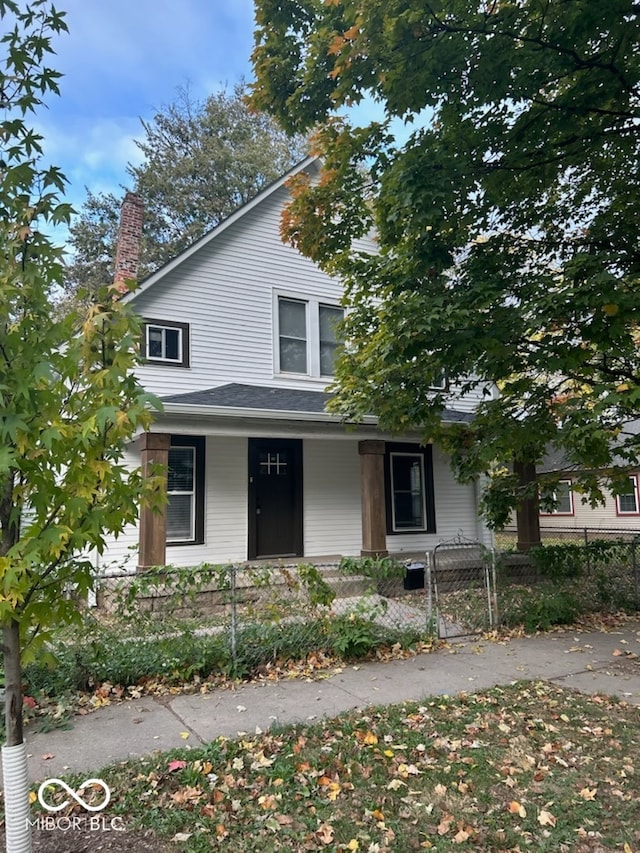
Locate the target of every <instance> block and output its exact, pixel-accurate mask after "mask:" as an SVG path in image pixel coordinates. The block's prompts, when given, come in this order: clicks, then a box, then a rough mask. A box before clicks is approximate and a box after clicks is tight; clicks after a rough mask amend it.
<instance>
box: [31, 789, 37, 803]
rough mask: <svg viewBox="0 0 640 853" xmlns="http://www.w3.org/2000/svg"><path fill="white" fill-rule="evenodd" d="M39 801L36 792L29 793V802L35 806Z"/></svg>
mask: <svg viewBox="0 0 640 853" xmlns="http://www.w3.org/2000/svg"><path fill="white" fill-rule="evenodd" d="M37 799H38V797H37V795H36V792H35V791H29V802H30V803H31V804H33V803H35V801H36V800H37Z"/></svg>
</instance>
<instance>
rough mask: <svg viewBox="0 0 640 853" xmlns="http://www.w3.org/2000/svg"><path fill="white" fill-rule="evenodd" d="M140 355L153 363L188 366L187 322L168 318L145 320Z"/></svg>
mask: <svg viewBox="0 0 640 853" xmlns="http://www.w3.org/2000/svg"><path fill="white" fill-rule="evenodd" d="M142 356H143V358H145V359H146V361H147V362H149V363H151V364H153V363H156V364H159V363H161V364H172V365H175V366H176V367H189V324H188V323H174V322H171V321H168V320H146V321H145V323H144V328H143V336H142Z"/></svg>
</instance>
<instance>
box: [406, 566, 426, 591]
mask: <svg viewBox="0 0 640 853" xmlns="http://www.w3.org/2000/svg"><path fill="white" fill-rule="evenodd" d="M406 568H407V570H406V572H405V575H404V588H405V589H424V563H419V562H417V561H414V562H412V563H407V567H406Z"/></svg>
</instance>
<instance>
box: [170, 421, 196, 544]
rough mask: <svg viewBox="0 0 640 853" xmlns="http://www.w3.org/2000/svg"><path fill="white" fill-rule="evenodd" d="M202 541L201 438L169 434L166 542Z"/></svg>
mask: <svg viewBox="0 0 640 853" xmlns="http://www.w3.org/2000/svg"><path fill="white" fill-rule="evenodd" d="M203 541H204V439H203V438H200V437H198V436H172V437H171V447H170V448H169V463H168V473H167V544H168V545H178V544H180V545H185V544H199V543H202V542H203Z"/></svg>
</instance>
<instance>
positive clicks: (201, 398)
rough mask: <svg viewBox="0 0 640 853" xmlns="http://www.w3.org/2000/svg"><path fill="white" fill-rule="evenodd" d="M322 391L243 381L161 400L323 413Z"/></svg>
mask: <svg viewBox="0 0 640 853" xmlns="http://www.w3.org/2000/svg"><path fill="white" fill-rule="evenodd" d="M330 396H331V395H330V394H326V393H325V392H324V391H305V390H300V389H297V388H271V387H267V386H264V385H242V384H239V383H236V382H233V383H231V384H229V385H220V386H218V387H217V388H208V389H207V390H205V391H191V392H189V393H187V394H172V395H171V396H169V397H163V398H162V399H163V402H164V403H180V404H182V405H185V406H205V407H206V406H211V407H212V408H214V407H215V408H230V409H263V410H266V411H274V412H291V413H302V412H304V413H306V414H323V413H324V412H325V407H326V405H327V402H328V400H329V398H330ZM472 419H473V415H472V414H470V413H469V412H459V411H457V410H456V409H445V410H444V412H443V420H444V421H445V422H449V423H468V422H470V421H471V420H472Z"/></svg>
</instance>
